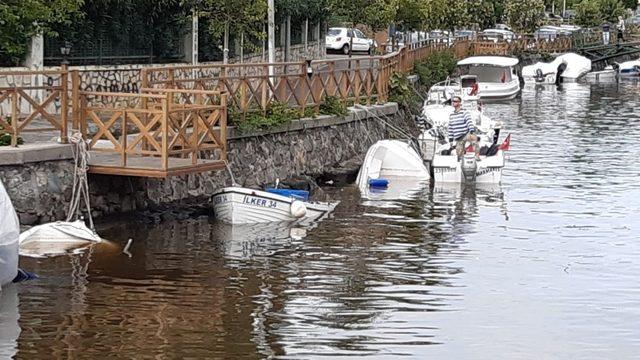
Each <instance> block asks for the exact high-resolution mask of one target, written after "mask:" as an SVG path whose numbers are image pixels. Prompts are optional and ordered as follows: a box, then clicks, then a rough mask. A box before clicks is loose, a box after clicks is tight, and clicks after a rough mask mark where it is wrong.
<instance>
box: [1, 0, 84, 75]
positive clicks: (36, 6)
mask: <svg viewBox="0 0 640 360" xmlns="http://www.w3.org/2000/svg"><path fill="white" fill-rule="evenodd" d="M82 3H83V0H2V2H0V64H12V65H18V64H19V63H20V61H21V60H22V59H23V58H24V56H25V55H26V53H27V51H28V49H29V41H30V39H31V38H32V37H33V36H34V35H37V34H41V33H45V34H47V35H49V36H56V35H57V33H56V32H55V31H53V30H52V26H53V25H55V24H61V23H63V24H66V23H68V22H69V21H70V20H71V19H72V18H73V17H74V16H76V15H78V10H79V8H80V6H81V5H82Z"/></svg>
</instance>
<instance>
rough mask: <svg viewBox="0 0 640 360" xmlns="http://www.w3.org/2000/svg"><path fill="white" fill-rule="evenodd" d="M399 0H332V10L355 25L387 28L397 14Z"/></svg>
mask: <svg viewBox="0 0 640 360" xmlns="http://www.w3.org/2000/svg"><path fill="white" fill-rule="evenodd" d="M396 6H397V0H331V4H330V8H331V11H332V12H333V13H334V14H336V15H338V16H343V17H344V18H345V19H346V20H347V21H348V22H349V23H350V24H352V25H353V26H355V25H357V24H362V25H367V26H369V27H370V28H371V29H372V30H382V29H386V28H387V26H389V24H391V23H392V22H393V20H394V18H395V15H396Z"/></svg>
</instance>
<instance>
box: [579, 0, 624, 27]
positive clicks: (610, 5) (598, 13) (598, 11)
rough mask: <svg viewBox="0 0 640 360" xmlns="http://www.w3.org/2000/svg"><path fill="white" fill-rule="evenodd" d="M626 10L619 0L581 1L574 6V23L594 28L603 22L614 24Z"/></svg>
mask: <svg viewBox="0 0 640 360" xmlns="http://www.w3.org/2000/svg"><path fill="white" fill-rule="evenodd" d="M625 12H626V10H625V8H624V4H623V3H622V2H621V1H620V0H583V1H582V2H580V3H579V4H578V5H576V22H577V23H578V24H579V25H582V26H596V25H600V24H601V23H602V22H603V21H609V22H616V21H617V20H618V16H624V14H625Z"/></svg>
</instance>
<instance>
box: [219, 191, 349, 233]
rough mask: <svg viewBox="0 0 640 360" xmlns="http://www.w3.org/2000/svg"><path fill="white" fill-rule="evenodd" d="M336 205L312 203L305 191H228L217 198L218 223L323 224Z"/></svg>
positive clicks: (222, 192) (335, 203) (221, 192)
mask: <svg viewBox="0 0 640 360" xmlns="http://www.w3.org/2000/svg"><path fill="white" fill-rule="evenodd" d="M336 205H338V202H312V201H309V192H308V191H304V190H290V189H267V191H262V190H255V189H248V188H242V187H227V188H223V189H222V190H221V191H219V192H218V193H216V194H214V195H213V211H214V214H215V217H216V219H218V220H221V221H223V222H226V223H230V224H249V223H261V222H274V221H309V220H320V219H322V218H324V217H325V216H327V215H328V214H329V213H330V212H331V211H333V209H334V208H335V207H336Z"/></svg>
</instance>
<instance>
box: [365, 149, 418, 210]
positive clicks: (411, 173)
mask: <svg viewBox="0 0 640 360" xmlns="http://www.w3.org/2000/svg"><path fill="white" fill-rule="evenodd" d="M389 177H396V178H414V179H424V180H428V179H429V170H428V169H427V167H426V166H425V164H424V161H423V160H422V157H421V156H420V154H419V153H418V150H417V149H416V148H414V147H413V146H412V145H411V142H406V141H401V140H380V141H378V142H376V143H375V144H373V145H372V146H371V147H370V148H369V150H368V151H367V154H366V155H365V158H364V162H363V163H362V166H361V167H360V171H359V172H358V177H357V178H356V184H357V185H358V188H359V189H360V192H361V193H362V195H363V197H367V194H368V193H369V188H370V187H371V186H373V187H376V186H379V185H378V182H376V180H383V179H387V178H389ZM385 186H386V185H385Z"/></svg>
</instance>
